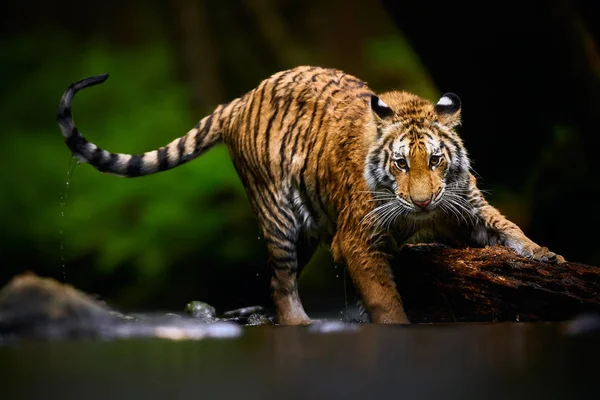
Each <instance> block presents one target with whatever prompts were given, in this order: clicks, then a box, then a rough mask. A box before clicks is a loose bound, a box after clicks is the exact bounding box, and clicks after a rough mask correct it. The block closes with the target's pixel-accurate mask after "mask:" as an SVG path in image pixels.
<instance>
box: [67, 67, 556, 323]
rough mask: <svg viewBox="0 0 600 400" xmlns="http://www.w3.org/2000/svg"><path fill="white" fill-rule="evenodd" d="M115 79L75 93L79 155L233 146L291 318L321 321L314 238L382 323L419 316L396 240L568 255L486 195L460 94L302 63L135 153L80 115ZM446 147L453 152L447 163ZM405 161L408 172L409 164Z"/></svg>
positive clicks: (151, 164) (132, 170)
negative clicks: (402, 281)
mask: <svg viewBox="0 0 600 400" xmlns="http://www.w3.org/2000/svg"><path fill="white" fill-rule="evenodd" d="M106 78H107V75H101V76H98V77H93V78H88V79H84V80H82V81H80V82H77V83H75V84H73V85H71V86H70V87H69V88H68V89H67V91H66V92H65V94H64V95H63V98H62V100H61V102H60V105H59V111H58V122H59V125H60V127H61V130H62V133H63V136H64V137H65V142H66V144H67V146H68V147H69V148H70V150H71V151H72V153H73V155H74V156H75V157H76V158H78V159H79V160H81V161H84V162H88V163H90V164H91V165H92V166H94V167H95V168H96V169H98V170H100V171H102V172H106V173H111V174H116V175H121V176H125V177H136V176H142V175H148V174H152V173H156V172H160V171H165V170H169V169H172V168H174V167H177V166H178V165H181V164H183V163H185V162H188V161H190V160H192V159H194V158H195V157H197V156H199V155H200V154H202V153H203V152H204V151H206V150H207V149H209V148H210V147H212V146H213V145H215V144H216V143H218V142H220V141H223V142H225V144H226V145H227V148H228V149H229V154H230V155H231V158H232V160H233V164H234V166H235V168H236V170H237V172H238V174H239V176H240V178H241V180H242V182H243V184H244V187H245V190H246V193H247V195H248V198H249V200H250V203H251V205H252V208H253V210H254V212H255V214H256V216H257V217H258V220H259V224H260V227H261V229H262V232H263V235H264V238H265V242H266V244H267V248H268V252H269V263H270V265H271V268H272V271H273V275H272V279H271V290H272V296H273V301H274V304H275V307H276V314H277V320H278V321H279V323H281V324H290V325H298V324H307V323H310V319H309V318H308V316H307V315H306V313H305V312H304V309H303V306H302V303H301V301H300V298H299V296H298V288H297V274H298V273H299V271H300V269H301V268H302V267H303V266H304V265H303V263H302V264H300V263H299V261H298V256H299V254H298V247H299V246H300V245H301V244H302V241H303V239H304V238H305V237H306V236H308V237H312V238H314V239H316V240H315V242H319V241H321V242H325V243H328V244H329V245H330V247H331V251H332V254H333V257H334V259H335V261H336V262H340V263H344V264H345V265H346V266H347V269H348V272H349V274H350V276H351V278H352V281H353V283H354V285H355V287H356V289H357V290H358V292H359V293H360V295H361V297H362V300H363V304H364V305H365V307H366V309H367V310H368V312H369V314H370V316H371V319H372V321H373V322H377V323H407V322H408V319H407V317H406V314H405V313H404V309H403V305H402V301H401V298H400V295H399V294H398V292H397V290H396V286H395V283H394V280H393V276H392V273H391V270H390V268H389V263H388V258H389V254H388V252H387V251H386V244H387V243H389V242H390V240H391V239H394V240H395V241H399V242H400V243H402V242H407V241H408V242H410V241H433V240H436V241H446V242H455V243H459V244H467V245H479V246H485V245H488V244H501V245H504V246H507V247H509V248H511V249H513V250H514V251H516V252H517V253H518V254H521V255H524V256H527V257H533V258H536V259H539V260H547V261H562V257H560V256H557V255H555V254H554V253H552V252H550V251H549V250H548V249H547V248H545V247H540V246H538V245H537V244H535V243H534V242H532V241H531V240H530V239H528V238H527V237H526V236H525V235H524V234H523V232H522V231H521V230H520V229H519V228H518V227H517V226H516V225H515V224H513V223H512V222H510V221H508V220H507V219H506V218H504V217H503V216H502V215H501V214H500V213H499V212H498V211H497V210H496V209H495V208H493V207H492V206H490V205H489V204H488V203H487V202H486V200H485V199H484V197H483V195H482V194H481V192H480V191H479V189H478V188H477V185H476V180H475V178H474V177H473V175H472V174H471V173H470V170H469V168H470V167H469V159H468V156H467V152H466V150H465V148H464V146H463V144H462V141H461V139H460V137H459V136H458V135H457V134H456V132H455V131H454V128H455V127H456V126H457V125H458V124H459V123H460V100H458V98H457V97H456V96H454V95H451V94H448V95H445V96H444V97H442V99H440V101H439V102H438V103H437V104H433V103H431V102H429V101H427V100H425V99H422V98H420V97H417V96H415V95H412V94H409V93H406V92H388V93H383V94H381V95H380V96H376V95H375V94H374V93H373V92H372V91H371V90H370V89H369V88H368V86H367V85H366V83H365V82H362V81H361V80H359V79H357V78H355V77H353V76H351V75H348V74H345V73H343V72H342V71H338V70H334V69H324V68H319V67H311V66H302V67H297V68H294V69H291V70H287V71H282V72H279V73H276V74H274V75H273V76H271V77H269V78H268V79H266V80H264V81H262V82H261V83H260V84H259V85H258V86H257V87H256V88H255V89H253V90H251V91H250V92H248V93H246V94H245V95H243V96H242V97H240V98H237V99H235V100H233V101H232V102H230V103H227V104H221V105H219V106H218V107H217V108H216V109H215V111H214V112H213V113H212V114H210V115H208V116H206V117H204V118H203V119H202V120H201V121H200V122H199V123H198V124H197V125H196V126H195V127H193V128H192V129H191V130H190V131H189V132H188V133H187V134H186V135H184V136H182V137H181V138H177V139H175V140H174V141H172V142H171V143H169V144H168V145H166V146H164V147H161V148H159V149H156V150H152V151H150V152H146V153H143V154H138V155H130V154H116V153H111V152H108V151H105V150H103V149H101V148H99V147H97V146H96V145H95V144H92V143H90V142H88V141H87V140H86V139H85V138H84V137H83V136H82V135H81V134H80V133H79V131H78V130H77V128H76V127H75V124H74V123H73V120H72V118H71V101H72V99H73V96H74V95H75V93H76V92H77V91H79V90H81V89H83V88H85V87H88V86H92V85H95V84H98V83H102V82H104V80H105V79H106ZM434 153H435V154H438V155H440V159H439V163H437V164H436V165H435V166H434V165H432V161H437V160H436V159H432V155H434ZM403 160H404V161H403ZM403 162H405V163H406V168H399V167H398V165H399V163H403ZM427 202H429V204H428V205H427V206H426V208H423V207H421V206H422V205H424V204H426V203H427ZM417 204H421V206H418V205H417Z"/></svg>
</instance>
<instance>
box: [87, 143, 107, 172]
mask: <svg viewBox="0 0 600 400" xmlns="http://www.w3.org/2000/svg"><path fill="white" fill-rule="evenodd" d="M103 154H104V150H102V149H101V148H100V147H96V149H95V150H94V151H93V152H92V154H91V155H90V156H89V158H88V161H89V163H90V164H92V165H93V166H94V167H96V166H97V165H99V164H100V163H101V162H102V155H103Z"/></svg>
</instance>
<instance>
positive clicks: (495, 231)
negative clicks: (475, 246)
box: [472, 201, 565, 263]
mask: <svg viewBox="0 0 600 400" xmlns="http://www.w3.org/2000/svg"><path fill="white" fill-rule="evenodd" d="M483 202H484V203H483V205H482V206H481V207H480V208H479V212H478V214H479V215H478V216H479V222H478V223H477V224H476V225H475V227H474V231H473V235H472V237H473V239H474V240H475V241H476V242H477V243H479V244H480V245H484V246H485V245H494V244H500V245H503V246H505V247H508V248H510V249H512V250H513V251H515V252H516V253H517V254H519V255H521V256H523V257H527V258H531V259H533V260H537V261H546V262H553V263H554V262H559V263H561V262H564V261H565V259H564V258H563V257H562V256H560V255H558V254H556V253H554V252H552V251H550V250H549V249H548V248H547V247H543V246H540V245H538V244H537V243H535V242H534V241H532V240H531V239H529V238H528V237H527V236H526V235H525V233H523V231H522V230H521V229H520V228H519V227H518V226H517V225H516V224H515V223H513V222H511V221H509V220H508V219H506V217H504V216H503V215H502V214H501V213H500V212H499V211H498V210H497V209H496V208H494V207H492V206H491V205H489V204H488V203H487V202H485V201H483Z"/></svg>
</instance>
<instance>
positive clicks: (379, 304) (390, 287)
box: [331, 230, 410, 324]
mask: <svg viewBox="0 0 600 400" xmlns="http://www.w3.org/2000/svg"><path fill="white" fill-rule="evenodd" d="M331 250H332V253H333V257H334V261H335V262H342V263H344V264H345V265H346V268H347V269H348V273H349V274H350V277H351V279H352V283H353V284H354V287H355V288H356V290H357V291H358V293H359V295H360V297H361V298H362V301H363V304H364V305H365V307H366V309H367V311H368V312H369V314H370V316H371V321H372V322H374V323H380V324H408V323H410V321H409V320H408V318H407V316H406V314H405V312H404V307H403V305H402V299H401V298H400V294H399V293H398V290H397V289H396V283H395V282H394V277H393V275H392V271H391V268H390V265H389V263H388V261H387V258H386V256H385V255H384V254H383V253H381V252H379V251H377V250H374V249H373V248H371V246H370V244H369V242H368V239H367V238H365V237H364V235H362V234H353V233H351V232H347V231H344V230H338V232H337V233H336V235H335V237H334V239H333V243H332V246H331Z"/></svg>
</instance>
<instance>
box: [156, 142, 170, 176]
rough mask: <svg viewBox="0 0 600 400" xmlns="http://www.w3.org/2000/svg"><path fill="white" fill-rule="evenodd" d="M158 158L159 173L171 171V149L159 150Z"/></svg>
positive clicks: (162, 148)
mask: <svg viewBox="0 0 600 400" xmlns="http://www.w3.org/2000/svg"><path fill="white" fill-rule="evenodd" d="M157 158H158V170H159V171H164V170H167V169H169V149H168V148H167V147H161V148H160V149H158V154H157Z"/></svg>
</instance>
